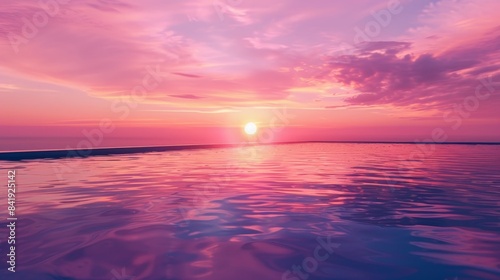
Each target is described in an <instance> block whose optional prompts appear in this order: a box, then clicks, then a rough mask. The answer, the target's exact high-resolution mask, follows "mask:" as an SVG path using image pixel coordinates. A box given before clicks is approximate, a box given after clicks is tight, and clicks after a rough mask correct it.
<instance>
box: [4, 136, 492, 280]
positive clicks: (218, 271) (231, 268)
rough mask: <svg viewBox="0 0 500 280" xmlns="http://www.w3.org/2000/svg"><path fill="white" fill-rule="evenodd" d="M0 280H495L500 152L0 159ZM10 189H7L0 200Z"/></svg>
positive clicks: (218, 152)
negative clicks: (11, 179) (12, 264)
mask: <svg viewBox="0 0 500 280" xmlns="http://www.w3.org/2000/svg"><path fill="white" fill-rule="evenodd" d="M0 168H1V170H2V172H3V173H5V176H4V177H5V183H2V184H4V185H5V184H6V183H7V173H8V171H9V170H15V172H16V217H17V221H16V255H15V256H16V258H15V259H16V272H15V273H12V272H10V271H8V270H7V266H8V264H6V261H8V256H7V255H6V254H8V252H9V248H10V245H9V244H8V240H7V237H8V235H9V232H8V227H7V226H8V225H9V223H10V221H8V220H6V219H5V218H6V217H8V216H9V213H8V211H7V210H8V207H7V206H8V205H7V199H3V201H2V202H1V205H0V206H1V207H0V217H1V218H2V220H3V221H2V222H0V228H1V229H0V253H1V256H0V259H1V260H2V263H3V265H2V270H1V271H0V278H1V279H22V280H31V279H33V280H45V279H65V280H70V279H88V280H90V279H106V280H115V279H116V280H118V279H152V280H157V279H158V280H161V279H172V280H173V279H176V280H183V279H207V280H212V279H214V280H215V279H217V280H226V279H228V280H229V279H238V280H247V279H248V280H250V279H251V280H254V279H257V280H267V279H270V280H271V279H276V280H286V279H289V280H305V279H308V280H313V279H415V280H417V279H418V280H421V279H426V280H427V279H441V280H445V279H449V280H451V279H459V280H464V279H492V280H493V279H495V280H498V279H500V202H499V198H500V145H435V146H430V145H429V146H427V147H426V149H425V150H423V149H422V147H418V146H416V145H414V144H388V143H386V144H366V143H365V144H363V143H295V144H283V145H266V146H248V147H244V146H242V147H229V148H224V147H221V148H212V149H193V150H172V151H164V152H149V153H131V154H118V155H102V156H91V157H86V158H60V159H33V160H21V161H0ZM5 192H6V191H5Z"/></svg>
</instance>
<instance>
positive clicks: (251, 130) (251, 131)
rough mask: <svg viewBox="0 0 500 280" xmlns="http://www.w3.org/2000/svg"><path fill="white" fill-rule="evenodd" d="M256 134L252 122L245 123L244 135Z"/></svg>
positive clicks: (255, 126) (255, 128) (255, 127)
mask: <svg viewBox="0 0 500 280" xmlns="http://www.w3.org/2000/svg"><path fill="white" fill-rule="evenodd" d="M255 132H257V125H255V124H254V123H253V122H250V123H247V124H246V125H245V133H246V134H248V135H253V134H255Z"/></svg>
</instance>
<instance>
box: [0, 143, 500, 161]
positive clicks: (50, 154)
mask: <svg viewBox="0 0 500 280" xmlns="http://www.w3.org/2000/svg"><path fill="white" fill-rule="evenodd" d="M306 143H339V144H405V145H414V144H415V143H414V142H380V141H378V142H376V141H375V142H372V141H368V142H363V141H300V142H278V143H246V144H244V145H242V144H212V145H179V146H149V147H115V148H99V149H92V150H39V151H10V152H0V160H6V161H20V160H32V159H60V158H71V157H90V156H107V155H119V154H138V153H151V152H165V151H182V150H197V149H214V148H237V147H248V146H262V145H286V144H306ZM419 144H438V145H500V142H450V143H434V142H420V143H419Z"/></svg>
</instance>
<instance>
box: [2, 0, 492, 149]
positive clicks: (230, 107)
mask: <svg viewBox="0 0 500 280" xmlns="http://www.w3.org/2000/svg"><path fill="white" fill-rule="evenodd" d="M0 1H1V2H2V10H1V11H0V61H1V62H2V63H1V64H0V109H1V110H0V128H1V129H0V137H2V138H3V139H5V138H6V137H28V138H29V139H33V140H34V141H36V139H39V138H40V137H49V138H50V137H56V138H57V137H73V138H75V139H78V138H83V137H85V135H84V133H83V131H84V130H85V131H92V130H93V129H100V127H99V123H100V122H101V121H102V120H106V121H107V122H110V123H111V124H112V125H113V127H114V129H113V131H108V132H104V133H103V135H104V136H105V138H106V139H114V138H120V139H122V140H120V141H121V142H120V145H127V144H129V145H140V144H163V143H167V144H180V143H205V142H209V143H226V142H239V141H242V140H244V136H242V135H241V127H242V126H243V125H244V124H245V123H246V122H249V121H253V122H256V123H257V124H258V125H259V126H260V133H266V134H268V135H267V136H266V135H260V136H257V137H260V139H268V140H269V139H271V138H272V140H273V141H293V140H362V141H369V140H376V141H379V140H383V141H415V140H424V139H427V138H431V137H432V133H433V131H435V130H436V129H442V130H444V132H445V133H446V135H447V136H448V137H447V141H500V113H499V108H500V70H499V69H500V67H499V62H500V19H499V17H498V10H500V1H498V0H450V1H448V0H441V1H436V0H434V1H429V0H425V1H415V0H414V1H406V0H401V1H396V0H391V1H370V0H356V1H332V0H318V1H302V0H288V1H285V0H277V1H268V0H266V1H264V0H252V1H250V0H220V1H217V0H207V1H201V0H200V1H164V0H145V1H132V0H99V1H85V0H71V1H64V0H59V1H58V2H56V0H41V1H40V2H39V1H7V0H0ZM66 2H67V3H66ZM40 3H47V5H45V6H43V5H40ZM54 3H56V4H54ZM284 115H287V116H288V117H286V116H284ZM266 129H267V132H264V131H266ZM271 134H272V137H271V136H269V135H271ZM123 139H125V140H123ZM126 139H131V140H130V141H128V142H127V140H126ZM140 139H149V140H144V141H142V142H141V140H140ZM151 139H154V140H151ZM262 141H267V140H262ZM106 143H108V145H113V143H112V142H110V141H108V142H106ZM116 143H118V142H116ZM66 144H67V143H66ZM0 145H1V144H0ZM5 145H7V144H4V146H0V150H5V149H11V148H9V147H7V146H5ZM55 145H56V144H53V145H51V146H55ZM57 145H59V144H57ZM61 145H63V146H66V145H65V144H61ZM100 145H102V143H100Z"/></svg>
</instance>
